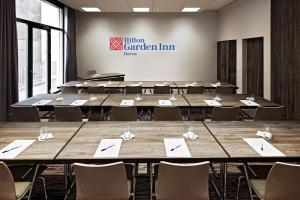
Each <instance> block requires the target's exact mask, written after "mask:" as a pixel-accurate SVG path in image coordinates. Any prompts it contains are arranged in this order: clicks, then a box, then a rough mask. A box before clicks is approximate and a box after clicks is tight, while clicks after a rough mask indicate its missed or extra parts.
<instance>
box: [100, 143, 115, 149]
mask: <svg viewBox="0 0 300 200" xmlns="http://www.w3.org/2000/svg"><path fill="white" fill-rule="evenodd" d="M113 146H115V144H112V145H110V146H108V147H106V148H103V149H101V151H106V150H107V149H109V148H111V147H113Z"/></svg>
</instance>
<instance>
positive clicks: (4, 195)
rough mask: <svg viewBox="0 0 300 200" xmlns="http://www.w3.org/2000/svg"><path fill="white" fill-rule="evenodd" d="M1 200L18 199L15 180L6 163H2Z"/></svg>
mask: <svg viewBox="0 0 300 200" xmlns="http://www.w3.org/2000/svg"><path fill="white" fill-rule="evenodd" d="M0 199H5V200H16V199H17V198H16V189H15V182H14V178H13V176H12V175H11V173H10V170H9V169H8V167H7V166H6V164H5V163H4V162H0Z"/></svg>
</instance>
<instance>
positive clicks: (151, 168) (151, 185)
mask: <svg viewBox="0 0 300 200" xmlns="http://www.w3.org/2000/svg"><path fill="white" fill-rule="evenodd" d="M149 176H150V200H152V192H153V165H152V163H150V165H149Z"/></svg>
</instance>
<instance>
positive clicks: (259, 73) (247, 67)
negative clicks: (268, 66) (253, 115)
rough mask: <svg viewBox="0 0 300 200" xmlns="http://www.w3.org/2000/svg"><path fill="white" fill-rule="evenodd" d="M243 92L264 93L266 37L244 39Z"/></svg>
mask: <svg viewBox="0 0 300 200" xmlns="http://www.w3.org/2000/svg"><path fill="white" fill-rule="evenodd" d="M243 93H247V94H254V95H258V96H261V97H263V95H264V39H263V38H262V37H260V38H250V39H244V40H243Z"/></svg>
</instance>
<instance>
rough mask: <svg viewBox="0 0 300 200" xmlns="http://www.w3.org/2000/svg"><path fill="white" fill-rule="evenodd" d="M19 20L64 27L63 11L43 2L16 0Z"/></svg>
mask: <svg viewBox="0 0 300 200" xmlns="http://www.w3.org/2000/svg"><path fill="white" fill-rule="evenodd" d="M16 15H17V18H21V19H26V20H29V21H34V22H38V23H42V24H46V25H50V26H54V27H58V28H61V27H62V9H61V8H58V7H56V6H54V5H52V4H50V3H48V2H45V1H41V0H16Z"/></svg>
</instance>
